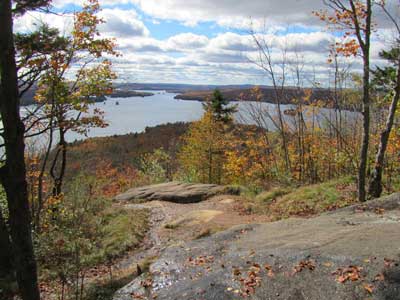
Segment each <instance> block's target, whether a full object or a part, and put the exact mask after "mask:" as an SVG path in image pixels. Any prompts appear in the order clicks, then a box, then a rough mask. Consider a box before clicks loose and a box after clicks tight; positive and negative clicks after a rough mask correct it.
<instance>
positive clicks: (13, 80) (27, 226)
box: [0, 0, 40, 300]
mask: <svg viewBox="0 0 400 300" xmlns="http://www.w3.org/2000/svg"><path fill="white" fill-rule="evenodd" d="M11 7H12V4H11V0H3V1H1V2H0V72H1V87H2V90H1V95H0V110H1V118H2V122H3V127H4V143H5V154H6V161H5V166H4V167H2V168H1V183H2V185H3V187H4V190H5V192H6V195H7V202H8V209H9V224H10V235H11V239H12V248H13V254H14V257H15V268H16V277H17V282H18V287H19V292H20V295H21V297H22V299H23V300H39V299H40V295H39V289H38V282H37V270H36V261H35V257H34V254H33V246H32V237H31V215H30V211H29V201H28V193H27V182H26V168H25V158H24V151H25V144H24V132H25V130H24V124H23V123H22V122H21V118H20V115H19V96H18V95H19V91H18V80H17V68H16V62H15V49H14V39H13V21H12V11H11Z"/></svg>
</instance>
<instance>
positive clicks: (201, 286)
mask: <svg viewBox="0 0 400 300" xmlns="http://www.w3.org/2000/svg"><path fill="white" fill-rule="evenodd" d="M229 202H230V201H226V199H219V200H217V199H211V200H209V202H208V203H207V204H206V203H202V204H200V205H204V207H206V208H207V209H210V210H214V209H215V210H218V209H220V210H223V209H224V207H225V205H226V203H229ZM197 208H200V207H197ZM202 208H203V207H202ZM174 209H176V208H175V207H174V206H169V205H167V208H165V207H164V208H163V210H164V211H165V212H166V213H167V214H166V217H165V218H166V220H168V218H170V217H172V218H173V217H175V218H176V217H177V216H178V215H179V213H180V212H182V211H175V210H174ZM185 209H187V207H186V206H185ZM168 210H172V211H173V212H172V213H171V215H170V217H168ZM182 213H184V212H182ZM223 215H224V213H222V214H218V215H216V216H215V217H214V218H213V219H212V222H215V223H218V218H219V220H221V221H222V220H224V218H223V217H222V216H223ZM227 215H229V213H227ZM231 216H232V219H234V218H235V215H234V213H233V214H231ZM240 218H241V217H238V219H240ZM243 220H245V219H242V221H243ZM249 221H250V222H252V223H257V222H255V221H253V220H249ZM244 223H245V222H244ZM163 230H164V229H162V230H161V231H160V240H163V239H164V238H165V236H163V234H162V231H163ZM399 240H400V194H394V195H392V196H389V197H385V198H382V199H377V200H374V201H370V202H368V203H366V204H363V205H355V206H352V207H348V208H344V209H340V210H337V211H335V212H331V213H325V214H322V215H320V216H317V217H314V218H309V219H300V218H292V219H287V220H282V221H279V222H271V223H268V224H260V225H255V224H250V225H242V226H236V227H234V228H232V229H229V230H226V231H223V232H220V233H217V234H215V235H212V236H210V237H208V238H204V239H199V240H194V241H190V242H185V243H181V244H175V245H171V246H170V247H168V248H167V249H165V251H162V253H160V255H159V258H158V259H157V260H156V261H155V262H154V263H153V264H152V265H151V266H150V270H149V273H148V274H143V275H142V276H140V277H138V278H136V279H135V280H133V281H132V282H131V283H130V284H128V285H127V286H125V287H124V288H122V289H121V290H119V291H118V292H117V293H116V294H115V296H114V298H113V299H114V300H129V299H159V300H161V299H165V300H173V299H176V300H179V299H186V300H195V299H196V300H198V299H206V300H220V299H232V300H233V299H240V298H250V299H271V300H272V299H274V300H276V299H278V300H279V299H282V300H305V299H310V300H320V299H338V300H339V299H341V300H347V299H357V300H364V299H378V300H387V299H393V300H395V299H400V260H399V257H400V248H399V244H398V241H399Z"/></svg>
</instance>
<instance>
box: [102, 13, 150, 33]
mask: <svg viewBox="0 0 400 300" xmlns="http://www.w3.org/2000/svg"><path fill="white" fill-rule="evenodd" d="M99 16H100V17H101V18H103V19H104V21H105V22H106V23H104V24H102V25H100V28H99V29H100V31H101V32H104V33H106V34H111V35H114V36H115V37H134V36H148V35H149V30H148V29H147V28H146V26H145V25H144V24H143V22H142V21H141V20H139V17H138V15H137V13H136V11H135V10H133V9H130V10H122V9H118V8H106V9H103V10H102V11H100V13H99Z"/></svg>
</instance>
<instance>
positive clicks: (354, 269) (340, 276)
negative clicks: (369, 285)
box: [332, 266, 363, 283]
mask: <svg viewBox="0 0 400 300" xmlns="http://www.w3.org/2000/svg"><path fill="white" fill-rule="evenodd" d="M362 269H363V268H362V267H358V266H349V267H346V268H338V269H337V270H336V271H335V272H333V273H332V275H336V281H337V282H339V283H345V282H346V281H358V280H361V279H362V278H363V275H362V274H361V271H362Z"/></svg>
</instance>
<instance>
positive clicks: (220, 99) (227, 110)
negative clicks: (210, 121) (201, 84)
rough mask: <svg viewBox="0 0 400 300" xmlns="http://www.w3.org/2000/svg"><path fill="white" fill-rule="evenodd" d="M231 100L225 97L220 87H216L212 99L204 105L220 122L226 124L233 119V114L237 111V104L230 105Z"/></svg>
mask: <svg viewBox="0 0 400 300" xmlns="http://www.w3.org/2000/svg"><path fill="white" fill-rule="evenodd" d="M228 105H229V101H228V100H227V99H225V98H224V96H223V95H222V93H221V91H220V90H219V89H215V90H214V92H213V95H212V97H211V99H209V100H208V101H207V102H206V103H205V104H203V106H204V110H206V111H207V110H210V111H211V112H212V114H213V117H214V119H215V120H216V121H218V122H223V123H225V124H227V123H229V122H231V121H232V119H233V114H234V113H235V112H236V111H237V107H236V106H228Z"/></svg>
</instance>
